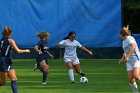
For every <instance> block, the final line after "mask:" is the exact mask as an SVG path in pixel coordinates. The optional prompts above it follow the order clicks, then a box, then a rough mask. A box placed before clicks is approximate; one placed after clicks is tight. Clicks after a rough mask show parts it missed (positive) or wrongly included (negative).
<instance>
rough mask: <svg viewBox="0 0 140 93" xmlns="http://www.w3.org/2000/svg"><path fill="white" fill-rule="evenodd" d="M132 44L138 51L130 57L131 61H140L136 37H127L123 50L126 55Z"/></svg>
mask: <svg viewBox="0 0 140 93" xmlns="http://www.w3.org/2000/svg"><path fill="white" fill-rule="evenodd" d="M130 44H135V45H136V49H135V51H134V53H133V54H132V55H131V56H130V58H129V60H131V58H132V59H137V60H139V61H140V51H139V48H138V45H137V43H136V40H135V39H134V37H132V36H127V38H126V40H123V43H122V45H123V50H124V53H126V54H127V53H128V52H129V51H130V49H131V46H130Z"/></svg>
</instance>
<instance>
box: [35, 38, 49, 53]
mask: <svg viewBox="0 0 140 93" xmlns="http://www.w3.org/2000/svg"><path fill="white" fill-rule="evenodd" d="M46 44H47V42H46V41H44V40H40V41H39V42H38V43H37V46H38V47H39V50H40V51H41V52H42V53H43V54H47V49H48V47H47V46H46Z"/></svg>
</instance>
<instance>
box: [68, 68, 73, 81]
mask: <svg viewBox="0 0 140 93" xmlns="http://www.w3.org/2000/svg"><path fill="white" fill-rule="evenodd" d="M69 77H70V80H71V81H72V82H74V73H73V69H69Z"/></svg>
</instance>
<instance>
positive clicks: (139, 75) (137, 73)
mask: <svg viewBox="0 0 140 93" xmlns="http://www.w3.org/2000/svg"><path fill="white" fill-rule="evenodd" d="M133 76H134V78H135V79H136V80H140V67H135V68H134V70H133Z"/></svg>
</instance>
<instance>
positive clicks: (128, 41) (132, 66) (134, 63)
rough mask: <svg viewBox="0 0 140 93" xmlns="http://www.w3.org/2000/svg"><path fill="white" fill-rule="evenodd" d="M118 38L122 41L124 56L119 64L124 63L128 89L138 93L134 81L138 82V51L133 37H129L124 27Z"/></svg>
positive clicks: (139, 65) (139, 77)
mask: <svg viewBox="0 0 140 93" xmlns="http://www.w3.org/2000/svg"><path fill="white" fill-rule="evenodd" d="M120 37H121V38H122V39H123V42H122V47H123V50H124V54H123V56H122V58H121V60H120V61H119V63H120V62H122V61H124V62H126V68H127V72H128V79H129V82H130V87H131V88H132V90H133V92H134V93H138V87H137V84H136V80H140V51H139V48H138V45H137V43H136V41H135V39H134V37H132V36H130V35H129V32H128V30H127V29H126V28H125V27H124V28H123V30H122V31H121V32H120Z"/></svg>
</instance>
